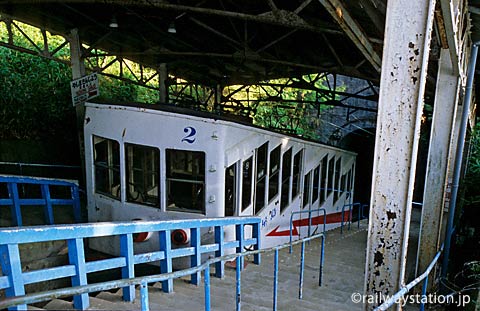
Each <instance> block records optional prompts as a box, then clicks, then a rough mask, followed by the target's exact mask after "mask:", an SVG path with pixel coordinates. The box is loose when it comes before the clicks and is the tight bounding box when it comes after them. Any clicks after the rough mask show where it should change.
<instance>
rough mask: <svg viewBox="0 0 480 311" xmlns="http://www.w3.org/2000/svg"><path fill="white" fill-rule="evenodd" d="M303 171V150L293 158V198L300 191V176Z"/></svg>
mask: <svg viewBox="0 0 480 311" xmlns="http://www.w3.org/2000/svg"><path fill="white" fill-rule="evenodd" d="M301 172H302V150H300V151H299V152H297V154H296V155H295V157H294V158H293V180H292V200H293V199H294V198H295V197H296V196H297V195H298V194H299V193H300V178H301V176H302V175H301Z"/></svg>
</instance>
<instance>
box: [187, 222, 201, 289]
mask: <svg viewBox="0 0 480 311" xmlns="http://www.w3.org/2000/svg"><path fill="white" fill-rule="evenodd" d="M200 238H201V234H200V228H191V229H190V245H191V246H193V248H194V250H193V251H194V254H193V255H192V256H191V257H190V264H191V265H190V267H197V266H200V265H201V264H202V254H201V253H200V245H201V241H200ZM200 279H201V274H200V271H198V272H195V273H193V274H192V276H191V283H192V284H194V285H198V284H200Z"/></svg>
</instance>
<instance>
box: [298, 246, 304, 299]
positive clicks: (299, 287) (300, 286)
mask: <svg viewBox="0 0 480 311" xmlns="http://www.w3.org/2000/svg"><path fill="white" fill-rule="evenodd" d="M304 268H305V242H304V241H302V249H301V253H300V281H299V285H298V299H302V298H303V270H304Z"/></svg>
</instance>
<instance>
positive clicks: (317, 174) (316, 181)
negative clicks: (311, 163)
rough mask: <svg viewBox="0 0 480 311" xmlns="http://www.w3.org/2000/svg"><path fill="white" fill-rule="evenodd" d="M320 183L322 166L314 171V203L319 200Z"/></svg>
mask: <svg viewBox="0 0 480 311" xmlns="http://www.w3.org/2000/svg"><path fill="white" fill-rule="evenodd" d="M319 182H320V165H319V166H317V167H316V168H315V169H314V170H313V188H312V203H315V201H317V199H318V184H319Z"/></svg>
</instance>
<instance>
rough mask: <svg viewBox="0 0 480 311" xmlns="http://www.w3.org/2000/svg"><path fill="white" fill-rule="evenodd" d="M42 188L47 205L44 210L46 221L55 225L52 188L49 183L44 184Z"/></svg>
mask: <svg viewBox="0 0 480 311" xmlns="http://www.w3.org/2000/svg"><path fill="white" fill-rule="evenodd" d="M41 190H42V197H43V199H44V200H45V206H44V207H43V211H44V214H45V223H47V224H48V225H53V224H54V223H55V221H54V220H53V209H52V201H51V200H50V188H49V186H48V184H42V185H41Z"/></svg>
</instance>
